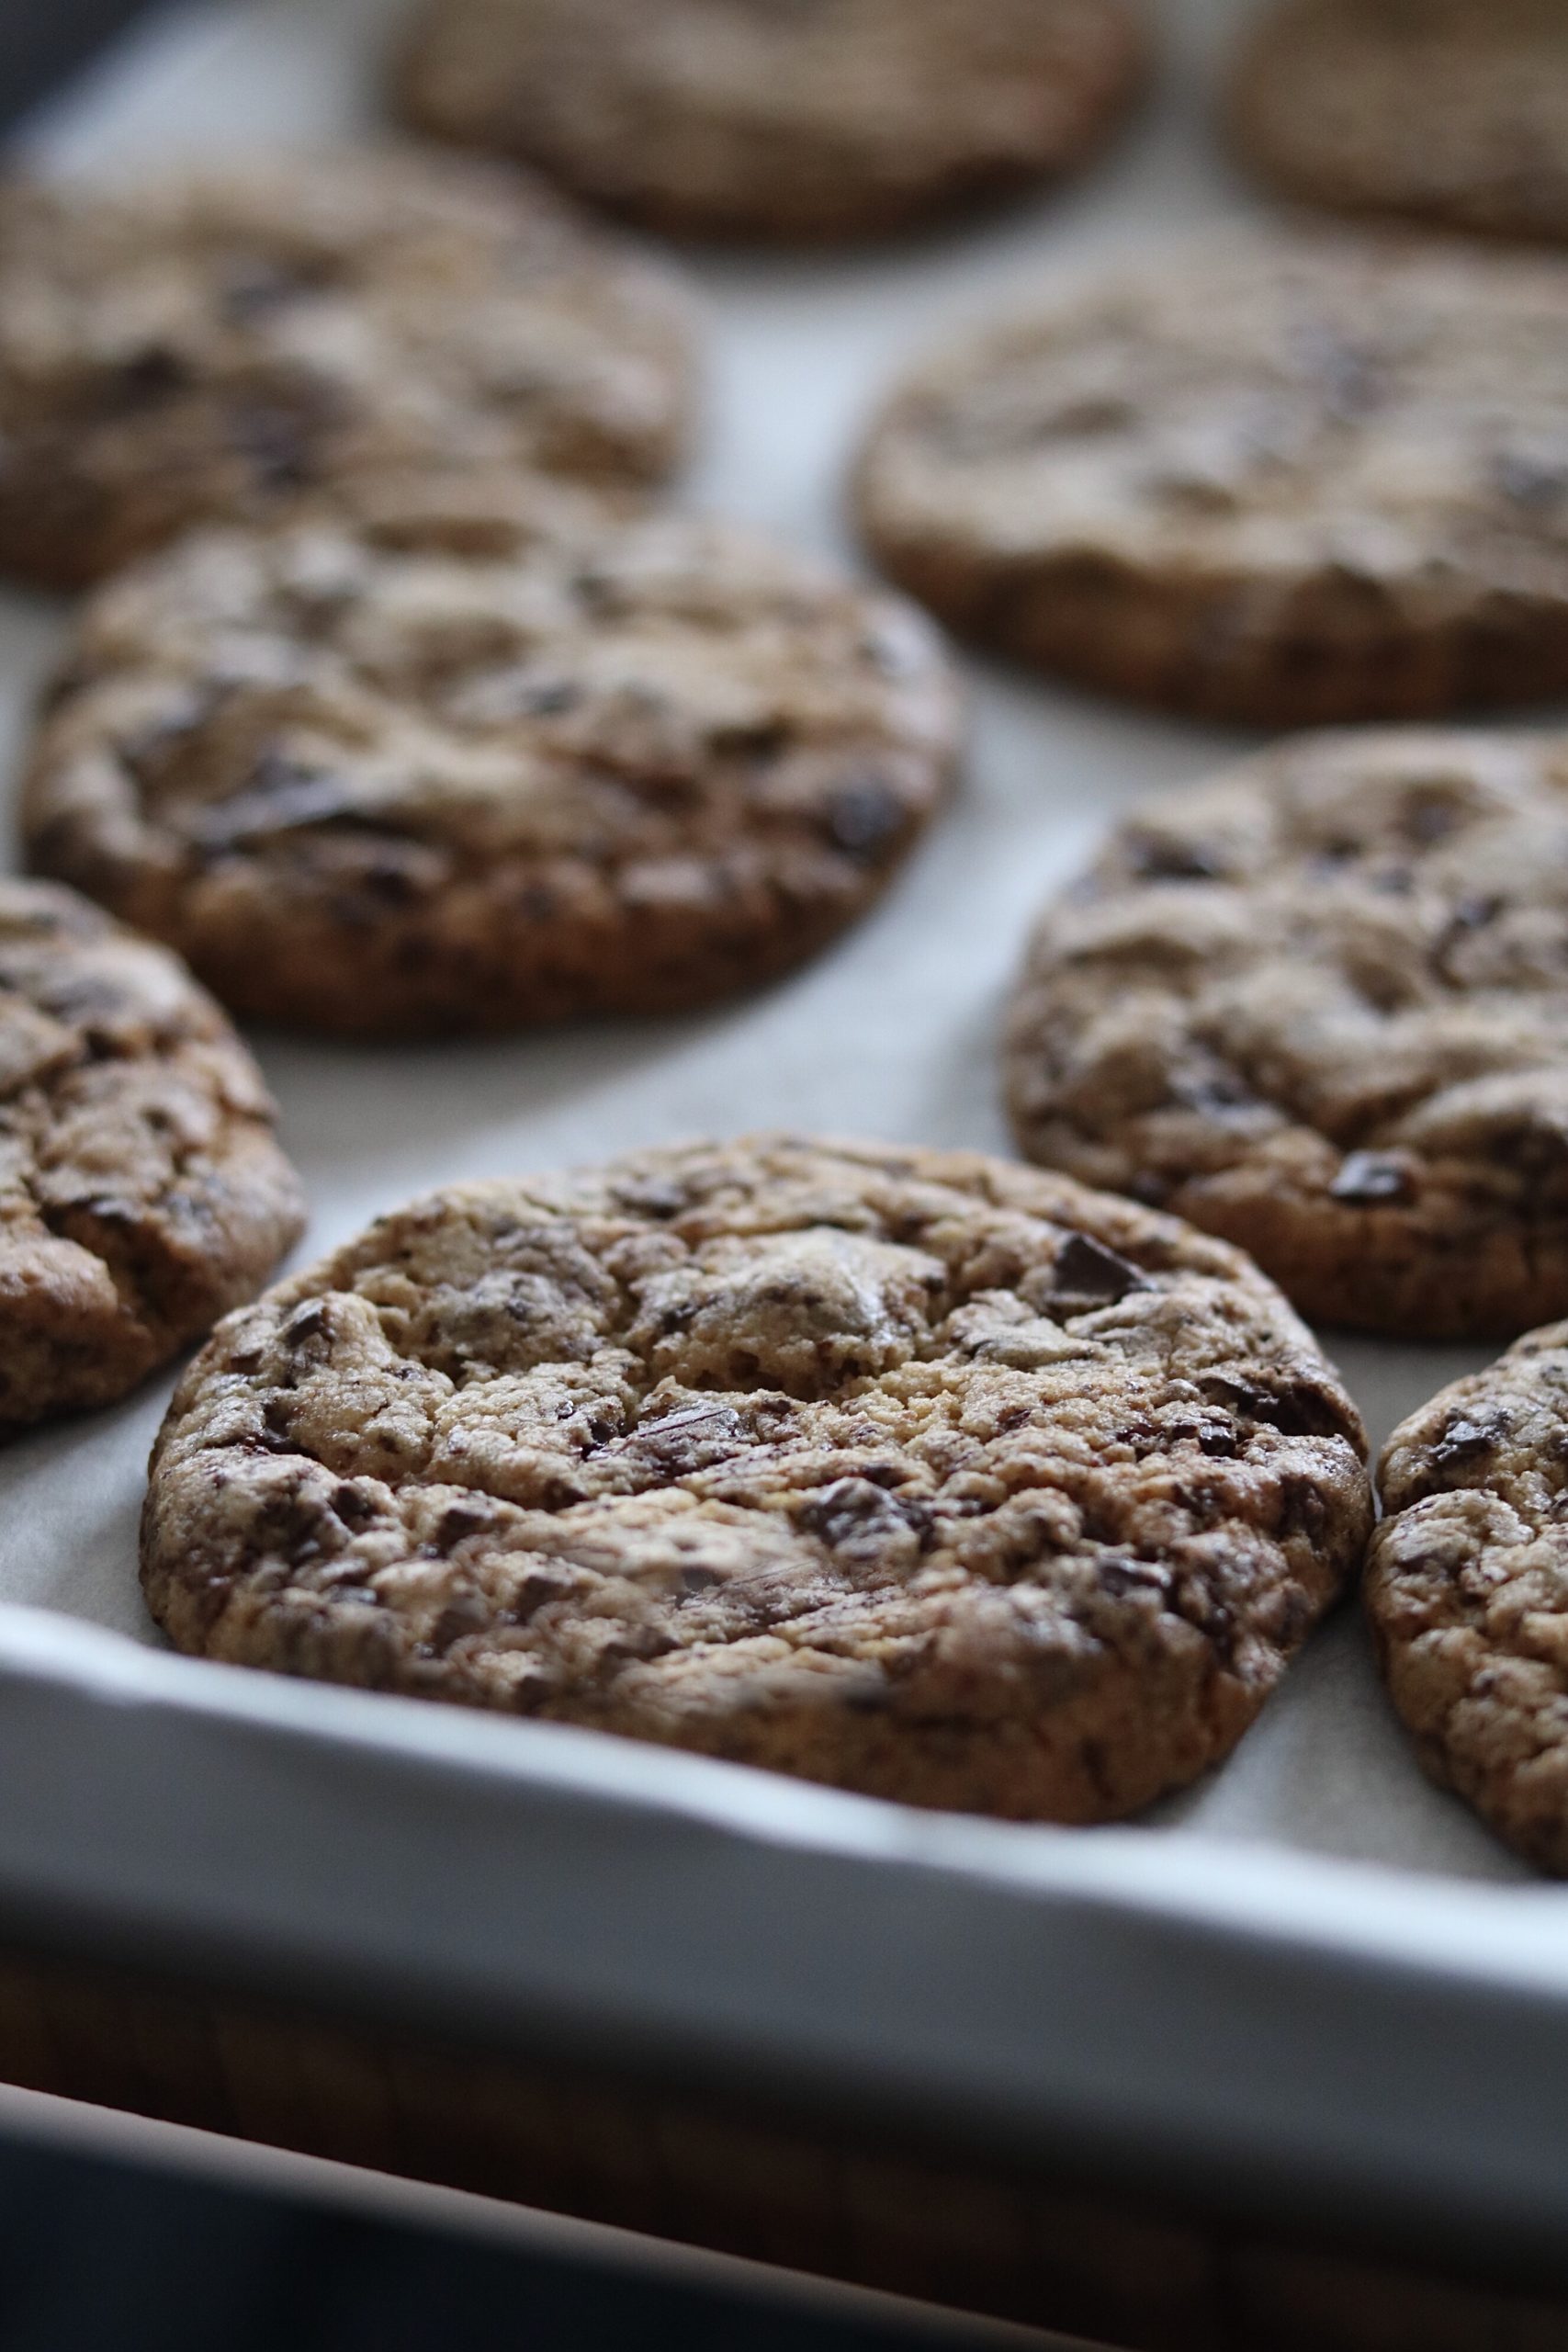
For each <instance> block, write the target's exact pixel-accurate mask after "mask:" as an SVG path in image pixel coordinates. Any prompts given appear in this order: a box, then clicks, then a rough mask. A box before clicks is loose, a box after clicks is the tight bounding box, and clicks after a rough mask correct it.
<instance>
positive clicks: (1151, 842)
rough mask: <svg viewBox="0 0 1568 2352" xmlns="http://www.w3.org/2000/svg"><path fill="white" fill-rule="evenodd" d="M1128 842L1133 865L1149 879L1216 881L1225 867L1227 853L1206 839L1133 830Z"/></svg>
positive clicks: (1128, 851) (1142, 877) (1136, 872)
mask: <svg viewBox="0 0 1568 2352" xmlns="http://www.w3.org/2000/svg"><path fill="white" fill-rule="evenodd" d="M1126 846H1127V862H1128V864H1129V865H1131V867H1132V869H1133V872H1134V874H1136V875H1137V876H1140V878H1141V879H1142V880H1144V881H1145V882H1213V881H1216V880H1217V879H1218V878H1219V876H1221V875H1223V874H1224V871H1225V862H1224V855H1223V854H1222V853H1221V852H1220V851H1219V850H1217V849H1213V848H1211V847H1210V846H1209V844H1208V843H1207V842H1181V841H1177V840H1175V839H1174V838H1173V837H1172V836H1170V835H1169V834H1167V833H1140V832H1130V833H1129V834H1128V835H1127V844H1126Z"/></svg>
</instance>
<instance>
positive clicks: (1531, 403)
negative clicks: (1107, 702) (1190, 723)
mask: <svg viewBox="0 0 1568 2352" xmlns="http://www.w3.org/2000/svg"><path fill="white" fill-rule="evenodd" d="M1565 384H1568V267H1564V266H1562V265H1561V264H1558V263H1556V262H1550V261H1546V260H1540V261H1536V260H1533V259H1532V260H1529V261H1521V260H1519V259H1517V257H1512V256H1510V257H1508V258H1506V259H1500V258H1498V257H1497V256H1495V255H1493V254H1478V253H1475V252H1472V251H1471V250H1470V249H1468V248H1464V249H1440V248H1434V247H1431V246H1425V245H1418V244H1414V243H1405V244H1403V245H1401V244H1395V243H1359V242H1354V241H1351V240H1350V239H1348V238H1345V239H1338V240H1335V239H1328V238H1325V239H1324V240H1322V241H1318V242H1313V241H1307V240H1300V241H1283V240H1281V241H1279V242H1275V243H1269V242H1267V241H1265V240H1263V239H1261V238H1257V239H1248V240H1241V239H1230V240H1221V241H1219V242H1217V243H1211V244H1207V245H1205V244H1201V243H1196V244H1190V245H1187V246H1179V247H1177V248H1175V249H1174V250H1173V251H1172V252H1171V253H1169V254H1167V255H1166V256H1165V257H1163V258H1162V259H1161V260H1160V261H1159V262H1158V264H1157V265H1155V266H1150V265H1148V264H1145V265H1143V266H1139V267H1137V268H1134V269H1131V270H1128V271H1125V272H1122V273H1119V274H1115V275H1111V276H1109V277H1105V278H1103V279H1102V280H1101V281H1100V282H1099V283H1097V284H1092V285H1089V286H1087V287H1084V288H1081V289H1080V290H1078V291H1077V292H1076V293H1066V294H1063V295H1061V296H1059V297H1057V298H1055V299H1054V300H1051V301H1049V302H1046V303H1042V304H1040V305H1038V306H1037V307H1036V308H1035V309H1034V310H1033V311H1029V312H1023V313H1020V314H1018V315H1015V316H1013V317H1011V318H1010V319H1007V320H1004V321H1002V322H999V323H997V324H994V325H991V326H986V325H981V326H980V327H979V328H977V329H975V330H972V331H971V332H970V333H968V334H966V335H965V336H964V338H963V340H962V342H961V343H959V344H956V345H954V346H953V347H952V348H951V349H950V350H949V351H948V352H947V353H946V354H945V355H944V356H941V357H939V358H937V359H935V360H934V361H932V362H931V363H930V364H928V365H926V366H925V367H922V368H918V369H917V370H916V371H915V372H914V373H913V374H912V375H911V376H910V377H908V379H907V380H906V381H905V382H904V384H903V385H902V386H901V387H900V388H899V389H898V390H897V391H896V392H895V393H894V395H893V398H892V400H891V401H890V402H889V404H888V405H887V407H886V410H885V412H884V413H883V414H882V416H881V418H880V420H879V422H878V423H877V424H876V426H875V428H874V432H873V434H872V436H871V439H870V442H869V445H868V446H867V447H866V449H865V451H864V453H863V458H862V459H861V463H860V467H859V470H858V478H857V482H856V488H855V495H856V500H857V503H858V508H859V513H860V516H861V520H862V524H863V529H864V532H865V535H866V537H867V539H868V541H869V543H870V545H871V547H872V548H873V549H874V552H875V553H876V555H877V556H878V557H879V559H880V560H881V561H882V563H883V565H884V567H885V568H886V571H888V572H889V573H890V574H891V575H892V576H893V578H895V579H896V580H897V581H898V582H901V583H902V585H903V586H905V587H906V588H908V589H910V590H912V591H913V593H914V594H916V595H918V596H919V597H920V598H921V599H922V600H923V601H924V602H925V603H926V604H928V605H931V609H932V610H933V611H934V612H937V613H939V614H941V616H942V618H943V619H945V620H947V621H949V622H951V623H952V624H953V626H954V627H955V628H959V629H961V630H962V631H964V633H965V634H966V635H968V636H970V637H973V638H975V639H978V640H979V641H981V642H983V643H987V644H990V645H995V646H997V647H998V648H1000V649H1002V650H1004V651H1007V652H1009V653H1012V654H1016V655H1019V656H1021V658H1022V659H1024V660H1025V661H1029V662H1038V663H1039V664H1040V665H1041V666H1042V667H1043V668H1045V669H1048V670H1052V671H1055V672H1059V673H1061V674H1062V675H1063V676H1065V677H1068V678H1076V679H1079V680H1082V681H1083V682H1084V683H1085V684H1089V685H1092V686H1097V687H1101V688H1104V689H1106V690H1107V691H1109V692H1111V693H1114V694H1120V695H1131V696H1134V697H1135V698H1136V699H1138V700H1140V701H1147V702H1153V703H1157V704H1160V705H1162V706H1165V707H1169V708H1172V709H1177V710H1184V711H1190V712H1196V713H1203V714H1207V715H1210V716H1213V717H1218V718H1236V719H1247V720H1250V721H1256V722H1258V723H1259V724H1263V725H1308V724H1311V723H1313V722H1314V721H1321V720H1330V719H1340V718H1395V717H1400V716H1405V717H1416V716H1422V715H1427V714H1430V713H1435V712H1439V711H1446V710H1449V709H1450V708H1455V707H1461V706H1463V705H1466V704H1481V703H1498V702H1509V701H1524V700H1527V699H1529V698H1531V697H1537V698H1539V697H1541V696H1547V695H1556V694H1561V693H1562V692H1563V691H1564V690H1565V689H1568V527H1565V526H1568V395H1565V392H1564V386H1565Z"/></svg>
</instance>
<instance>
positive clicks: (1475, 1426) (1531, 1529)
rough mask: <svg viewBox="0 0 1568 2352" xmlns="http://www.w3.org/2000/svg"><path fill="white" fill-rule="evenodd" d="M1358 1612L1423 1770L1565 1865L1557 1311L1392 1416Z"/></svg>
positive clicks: (1567, 1737) (1564, 1488) (1565, 1574)
mask: <svg viewBox="0 0 1568 2352" xmlns="http://www.w3.org/2000/svg"><path fill="white" fill-rule="evenodd" d="M1381 1476H1382V1498H1383V1508H1384V1510H1385V1512H1386V1514H1387V1515H1386V1517H1385V1518H1384V1519H1383V1521H1382V1524H1381V1525H1380V1526H1379V1528H1378V1531H1377V1533H1376V1535H1375V1537H1374V1538H1373V1542H1372V1548H1371V1554H1370V1555H1369V1560H1368V1570H1367V1611H1368V1614H1369V1616H1370V1617H1371V1626H1372V1633H1373V1636H1374V1638H1375V1640H1376V1643H1377V1647H1378V1654H1379V1657H1380V1659H1381V1661H1382V1669H1383V1673H1384V1675H1385V1677H1386V1678H1387V1681H1388V1686H1389V1690H1390V1691H1391V1692H1392V1693H1393V1702H1394V1704H1395V1706H1396V1707H1397V1708H1398V1710H1399V1712H1400V1713H1401V1715H1403V1717H1404V1721H1405V1723H1406V1724H1408V1725H1409V1727H1410V1729H1411V1731H1412V1732H1413V1733H1414V1734H1415V1736H1416V1747H1417V1750H1418V1752H1419V1754H1420V1758H1421V1761H1422V1763H1423V1764H1424V1765H1425V1766H1426V1768H1427V1771H1428V1772H1429V1773H1430V1774H1431V1776H1432V1778H1433V1779H1434V1780H1435V1781H1439V1782H1440V1783H1442V1784H1443V1785H1444V1786H1445V1787H1448V1788H1451V1789H1455V1790H1457V1791H1458V1792H1459V1794H1460V1795H1461V1797H1463V1798H1464V1799H1465V1800H1466V1802H1467V1803H1468V1804H1472V1805H1473V1806H1474V1807H1475V1809H1476V1811H1477V1812H1478V1813H1479V1814H1480V1815H1482V1816H1483V1819H1484V1820H1486V1821H1488V1822H1489V1823H1490V1824H1491V1826H1492V1827H1493V1828H1494V1829H1495V1831H1496V1832H1497V1835H1498V1836H1499V1837H1500V1838H1506V1840H1507V1842H1508V1844H1509V1845H1510V1846H1513V1847H1516V1848H1517V1850H1518V1851H1519V1852H1520V1853H1521V1854H1523V1855H1525V1856H1526V1857H1527V1859H1528V1860H1530V1861H1532V1862H1534V1863H1536V1864H1537V1865H1538V1866H1539V1867H1540V1869H1541V1870H1547V1871H1556V1872H1558V1873H1559V1875H1568V1510H1565V1503H1568V1324H1563V1323H1557V1324H1553V1325H1550V1326H1549V1327H1548V1328H1547V1329H1545V1330H1541V1331H1532V1332H1531V1333H1530V1334H1529V1337H1528V1338H1527V1339H1523V1340H1519V1341H1518V1342H1517V1344H1516V1345H1515V1346H1514V1347H1512V1348H1510V1349H1509V1351H1508V1352H1507V1354H1506V1356H1504V1357H1503V1358H1502V1360H1501V1361H1500V1362H1499V1363H1495V1364H1490V1365H1488V1367H1487V1369H1486V1370H1485V1371H1484V1372H1479V1373H1476V1374H1473V1375H1472V1377H1471V1378H1470V1379H1468V1380H1456V1381H1455V1382H1454V1383H1453V1384H1452V1385H1451V1386H1450V1387H1448V1388H1445V1389H1444V1390H1443V1391H1442V1393H1441V1394H1440V1395H1439V1396H1437V1397H1433V1399H1432V1401H1431V1403H1430V1404H1429V1405H1424V1406H1423V1407H1422V1408H1421V1410H1420V1411H1419V1412H1418V1413H1413V1414H1412V1415H1411V1417H1410V1419H1408V1420H1407V1421H1405V1422H1404V1423H1403V1424H1402V1425H1401V1427H1400V1428H1398V1429H1397V1430H1395V1431H1394V1433H1393V1436H1392V1437H1391V1438H1390V1440H1389V1442H1388V1444H1387V1445H1386V1447H1385V1448H1384V1450H1383V1457H1382V1473H1381Z"/></svg>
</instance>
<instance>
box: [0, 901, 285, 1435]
mask: <svg viewBox="0 0 1568 2352" xmlns="http://www.w3.org/2000/svg"><path fill="white" fill-rule="evenodd" d="M273 1122H274V1112H273V1106H272V1104H271V1103H270V1101H269V1100H268V1098H267V1095H266V1092H265V1089H264V1088H263V1085H262V1081H261V1078H260V1075H259V1073H258V1072H257V1070H256V1068H255V1065H254V1062H253V1061H252V1059H251V1057H250V1056H249V1054H248V1053H247V1052H246V1051H245V1048H244V1047H243V1046H242V1044H241V1043H240V1041H239V1039H238V1038H237V1037H236V1036H235V1035H234V1033H233V1031H232V1030H231V1028H230V1026H229V1023H227V1021H225V1019H224V1018H223V1015H222V1014H221V1013H220V1012H219V1010H218V1007H217V1006H216V1005H215V1004H214V1003H213V1002H212V1001H211V999H210V998H209V997H208V996H206V995H205V994H204V993H203V992H202V990H201V989H197V987H195V986H194V985H193V983H192V981H191V978H190V976H189V974H188V973H187V972H186V970H185V969H184V968H183V967H182V966H181V965H180V964H179V963H177V962H176V960H175V957H174V956H170V955H169V954H167V953H166V952H165V951H164V949H163V948H161V947H154V946H152V944H150V943H149V942H148V941H146V940H144V939H138V938H136V937H135V936H134V935H133V934H132V933H130V932H128V931H124V930H122V929H121V928H120V926H119V925H118V923H115V922H110V921H109V920H108V918H107V916H106V915H103V914H100V913H99V911H98V910H97V909H96V907H90V906H88V905H87V904H86V903H85V901H84V900H83V899H78V898H77V897H76V896H75V895H74V893H73V892H72V891H69V890H59V889H54V888H51V887H49V886H47V885H45V884H42V883H36V882H17V881H13V880H10V879H8V878H0V1430H6V1431H9V1430H13V1429H15V1428H16V1427H17V1425H18V1424H20V1423H24V1422H28V1421H36V1420H40V1419H45V1418H47V1417H48V1416H50V1415H52V1414H55V1413H60V1412H64V1411H68V1410H70V1409H72V1408H76V1407H80V1406H86V1405H101V1404H107V1403H108V1402H109V1401H110V1400H111V1399H112V1398H114V1397H118V1396H121V1395H123V1394H124V1393H125V1391H126V1390H127V1389H129V1388H130V1387H132V1386H134V1385H135V1384H136V1382H137V1381H139V1380H140V1379H141V1377H142V1375H143V1374H145V1373H147V1372H149V1371H151V1370H152V1366H153V1365H154V1364H157V1363H161V1362H162V1361H163V1360H164V1358H165V1357H167V1356H170V1355H172V1354H173V1353H174V1352H175V1350H176V1349H177V1348H180V1347H183V1346H185V1345H186V1343H187V1341H189V1340H194V1339H197V1338H199V1337H200V1336H202V1335H203V1334H205V1333H206V1332H207V1331H208V1330H209V1329H210V1328H211V1326H212V1325H213V1323H214V1322H216V1320H217V1319H218V1317H219V1316H220V1315H222V1314H223V1313H224V1312H225V1311H226V1310H227V1309H228V1308H229V1307H231V1306H235V1305H236V1304H237V1303H238V1302H239V1301H240V1300H242V1299H245V1298H249V1297H251V1296H253V1295H254V1293H255V1291H256V1290H257V1289H258V1288H259V1287H260V1285H261V1283H263V1282H264V1281H265V1278H266V1276H267V1275H268V1274H269V1273H270V1272H271V1271H272V1269H273V1267H274V1266H275V1265H276V1262H277V1261H278V1259H279V1258H280V1257H281V1256H282V1255H283V1252H284V1251H285V1250H287V1249H288V1246H289V1244H290V1243H291V1242H292V1241H294V1240H295V1239H296V1238H298V1236H299V1231H300V1228H301V1227H302V1225H303V1223H304V1216H303V1213H302V1204H301V1199H300V1193H299V1183H298V1181H297V1179H296V1178H295V1175H294V1172H293V1170H291V1169H290V1167H289V1166H288V1161H287V1160H286V1159H284V1157H283V1155H282V1153H281V1152H280V1151H279V1150H278V1148H277V1146H276V1142H275V1141H274V1139H273Z"/></svg>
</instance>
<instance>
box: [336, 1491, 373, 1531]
mask: <svg viewBox="0 0 1568 2352" xmlns="http://www.w3.org/2000/svg"><path fill="white" fill-rule="evenodd" d="M333 1511H334V1513H335V1514H336V1516H337V1517H338V1518H339V1519H340V1520H342V1521H343V1523H344V1526H345V1527H347V1528H350V1529H353V1530H355V1531H357V1530H358V1529H359V1528H362V1527H368V1526H369V1524H370V1522H371V1521H372V1520H373V1519H374V1518H375V1516H376V1506H375V1504H374V1503H373V1502H371V1501H370V1499H369V1498H368V1497H367V1496H366V1495H362V1494H361V1493H360V1491H359V1489H358V1487H350V1486H348V1485H346V1484H345V1485H344V1486H341V1487H338V1488H337V1489H336V1490H335V1492H334V1493H333Z"/></svg>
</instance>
